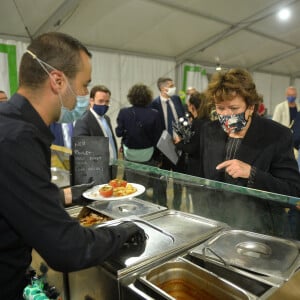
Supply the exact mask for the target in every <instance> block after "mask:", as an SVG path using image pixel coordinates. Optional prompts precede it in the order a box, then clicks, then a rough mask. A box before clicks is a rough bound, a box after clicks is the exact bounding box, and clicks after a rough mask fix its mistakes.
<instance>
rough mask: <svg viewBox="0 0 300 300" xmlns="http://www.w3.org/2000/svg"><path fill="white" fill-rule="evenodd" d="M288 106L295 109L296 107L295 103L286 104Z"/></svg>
mask: <svg viewBox="0 0 300 300" xmlns="http://www.w3.org/2000/svg"><path fill="white" fill-rule="evenodd" d="M288 104H289V107H296V106H297V104H296V102H288Z"/></svg>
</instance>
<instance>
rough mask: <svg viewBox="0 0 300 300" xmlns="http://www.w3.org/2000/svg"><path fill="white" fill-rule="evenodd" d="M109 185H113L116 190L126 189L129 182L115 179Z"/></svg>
mask: <svg viewBox="0 0 300 300" xmlns="http://www.w3.org/2000/svg"><path fill="white" fill-rule="evenodd" d="M108 184H109V185H111V186H112V187H114V188H116V187H126V185H127V181H126V180H123V179H117V178H115V179H112V180H110V181H109V183H108Z"/></svg>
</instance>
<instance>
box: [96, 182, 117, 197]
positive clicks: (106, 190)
mask: <svg viewBox="0 0 300 300" xmlns="http://www.w3.org/2000/svg"><path fill="white" fill-rule="evenodd" d="M113 190H114V188H113V187H112V186H111V185H108V184H107V185H104V186H102V187H101V188H100V189H99V193H100V195H101V196H102V197H111V196H112V195H113Z"/></svg>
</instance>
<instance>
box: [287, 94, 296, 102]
mask: <svg viewBox="0 0 300 300" xmlns="http://www.w3.org/2000/svg"><path fill="white" fill-rule="evenodd" d="M296 98H297V97H295V96H287V97H286V99H287V101H288V102H289V103H292V102H295V100H296Z"/></svg>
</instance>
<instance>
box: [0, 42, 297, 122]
mask: <svg viewBox="0 0 300 300" xmlns="http://www.w3.org/2000/svg"><path fill="white" fill-rule="evenodd" d="M1 44H3V45H15V46H16V62H17V66H19V63H20V60H21V57H22V55H23V53H24V52H25V50H26V48H27V46H28V43H25V42H21V41H14V40H4V39H0V45H1ZM91 52H92V54H93V58H92V64H93V71H92V83H91V86H93V85H96V84H104V85H106V86H107V87H108V88H109V89H110V90H111V92H112V104H111V107H110V110H109V113H108V115H109V116H110V117H111V119H112V122H113V125H115V120H116V116H117V114H118V112H119V110H120V108H121V107H124V106H128V105H129V103H128V101H127V97H126V95H127V93H128V90H129V88H130V87H131V86H132V85H133V84H135V83H139V82H142V83H144V84H147V85H149V86H150V87H151V89H152V91H153V95H154V96H156V95H158V89H157V87H156V81H157V79H158V78H159V77H161V76H167V77H170V78H173V79H174V80H175V79H177V90H178V91H180V90H185V88H186V87H187V86H195V87H196V88H197V89H198V90H200V91H203V90H204V89H205V88H206V86H207V83H208V80H207V76H206V75H203V74H202V73H201V72H189V73H188V76H187V78H186V80H184V67H185V66H186V65H187V64H182V65H181V66H180V67H179V68H176V63H175V60H171V59H161V58H150V57H142V56H135V55H131V54H123V53H117V52H112V53H109V52H107V51H95V50H92V51H91ZM6 59H7V56H6V54H5V53H1V52H0V89H1V90H5V91H6V92H7V93H8V94H9V95H10V89H9V82H8V81H9V79H8V74H7V73H8V64H7V61H6ZM188 66H190V68H191V70H195V69H197V68H199V69H200V70H203V69H205V68H206V67H205V66H200V65H196V64H188ZM177 70H178V71H177ZM253 77H254V80H255V83H256V85H257V88H258V91H259V93H261V94H262V95H263V98H264V103H265V106H266V107H267V109H268V113H269V114H272V113H273V111H274V108H275V106H276V104H277V103H279V102H281V101H283V100H284V99H285V89H286V87H287V86H289V85H290V77H288V76H279V75H272V74H268V73H259V72H254V73H253ZM184 84H185V86H184ZM295 86H296V88H298V90H299V91H300V79H296V80H295Z"/></svg>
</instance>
